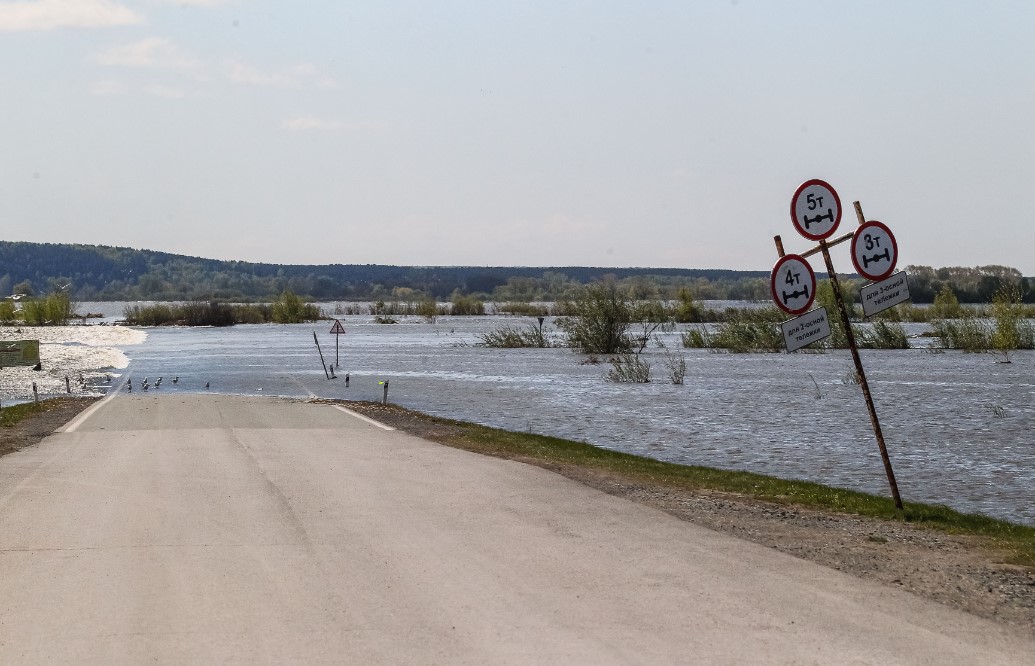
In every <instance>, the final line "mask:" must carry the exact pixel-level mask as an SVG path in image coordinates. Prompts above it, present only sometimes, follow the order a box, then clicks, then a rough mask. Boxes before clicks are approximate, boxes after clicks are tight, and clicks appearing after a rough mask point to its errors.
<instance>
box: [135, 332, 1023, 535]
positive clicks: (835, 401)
mask: <svg viewBox="0 0 1035 666" xmlns="http://www.w3.org/2000/svg"><path fill="white" fill-rule="evenodd" d="M341 320H342V322H343V324H344V326H345V328H346V331H347V332H346V334H345V335H342V336H340V339H339V342H340V349H339V352H338V354H339V361H340V369H339V370H338V371H337V372H338V375H339V379H336V380H328V379H327V378H326V377H325V374H324V371H323V368H322V366H321V361H320V357H319V354H318V351H317V347H316V345H315V343H314V340H313V332H314V330H315V331H316V332H317V334H318V337H319V340H320V345H321V346H322V350H323V355H324V359H325V360H326V361H328V362H330V361H333V360H334V358H335V339H334V336H332V335H330V334H329V333H328V331H329V330H330V325H331V324H330V323H329V322H320V323H319V324H318V325H289V326H283V325H252V326H236V327H232V328H226V329H212V328H203V329H187V328H175V327H173V328H158V329H149V330H148V331H147V339H146V341H143V342H142V343H141V344H132V345H128V346H124V347H121V351H122V352H123V353H124V354H125V355H126V357H128V359H129V367H128V368H126V369H125V370H117V371H115V374H116V375H118V378H117V379H116V385H118V382H119V381H121V380H124V379H125V377H126V376H132V377H133V380H134V385H135V386H134V390H139V388H138V387H139V384H140V381H141V380H142V379H143V378H144V377H145V376H147V377H150V378H151V381H152V382H153V381H154V379H155V378H157V377H158V376H162V377H164V382H163V384H162V388H161V390H162V391H169V392H172V391H192V392H195V391H206V390H209V391H213V392H221V393H239V394H248V395H284V396H298V397H307V396H320V397H331V398H346V399H351V400H379V399H380V398H381V395H382V390H383V387H382V385H381V384H380V383H379V382H381V381H385V380H388V381H389V399H390V401H391V402H393V403H397V404H400V405H403V406H406V407H412V408H414V409H417V410H420V411H424V412H428V413H431V414H436V415H440V416H445V417H451V418H457V419H463V420H468V421H474V422H478V423H483V424H486V425H491V426H498V427H501V428H506V429H510V430H520V431H530V432H535V433H542V434H549V435H556V436H560V437H565V438H570V439H576V440H582V441H586V442H590V443H593V444H596V445H599V446H604V447H608V448H612V449H616V450H622V451H628V452H631V453H637V454H642V455H647V456H651V457H654V458H658V459H661V460H667V461H673V462H678V463H684V464H700V465H708V466H715V467H722V468H729V469H743V470H751V471H756V472H762V473H765V474H773V475H776V476H781V477H788V478H798V479H809V480H814V481H819V482H822V483H826V484H830V485H835V486H840V487H845V488H853V489H858V490H865V491H868V492H874V493H879V494H888V488H887V480H886V478H885V476H884V470H883V467H882V465H881V461H880V456H879V453H878V450H877V446H876V443H875V441H874V437H873V433H872V430H871V429H870V423H869V418H868V416H867V412H866V406H865V403H864V402H863V397H862V394H861V391H860V389H859V386H858V385H856V384H854V383H853V382H852V381H851V377H852V362H851V359H850V356H849V354H848V353H847V352H841V351H838V352H826V353H805V354H751V355H738V354H724V353H713V352H709V351H706V350H683V349H681V348H680V345H679V339H678V333H669V334H665V335H664V336H662V337H663V339H664V341H665V343H666V346H667V350H665V349H661V348H659V347H657V346H655V345H651V346H650V347H649V348H648V349H647V351H645V352H644V358H645V359H646V360H647V361H648V362H650V363H651V365H652V370H653V375H654V381H653V382H651V383H649V384H613V383H609V382H607V381H605V380H604V375H605V373H606V371H607V368H608V366H607V364H606V363H604V364H600V365H590V364H585V363H584V361H585V360H586V359H585V357H584V356H580V355H578V354H575V353H573V352H572V351H571V350H569V349H513V350H506V349H486V348H482V347H477V346H474V345H475V344H476V343H477V342H478V341H479V337H478V335H479V333H483V332H487V331H490V330H492V329H494V328H495V327H497V326H499V325H500V324H501V323H510V324H512V325H515V326H524V325H527V323H528V322H529V321H532V322H534V321H535V320H534V319H529V318H523V319H522V318H510V319H503V318H496V317H479V318H475V317H463V318H452V317H440V318H439V319H438V320H437V321H436V322H435V323H433V324H429V323H426V322H424V321H423V320H420V319H418V318H410V319H408V320H406V319H404V320H403V321H402V322H401V323H398V324H394V325H380V324H375V323H372V322H371V318H370V317H369V316H346V317H341ZM547 329H550V323H549V322H547ZM666 351H667V352H670V353H675V354H679V353H682V354H684V355H685V357H686V362H687V372H686V377H685V384H684V385H674V384H672V383H670V382H669V381H668V380H667V379H666V375H667V371H666V369H665V354H666ZM1010 360H1011V363H1008V364H1004V363H998V362H996V361H997V358H996V357H994V356H992V355H989V354H964V353H961V352H945V353H935V352H932V351H930V350H925V349H913V350H903V351H871V352H866V351H864V352H863V363H864V365H865V367H866V370H867V374H868V376H869V378H870V383H871V388H872V390H873V393H874V397H875V400H876V403H877V410H878V413H879V415H880V418H881V422H882V425H883V428H884V434H885V439H886V441H887V444H888V449H889V452H890V455H891V459H892V463H893V465H894V467H895V472H896V475H897V477H898V483H899V487H900V489H901V492H902V496H903V498H904V499H905V500H906V501H910V500H916V501H925V502H935V503H943V504H948V505H950V506H952V507H954V508H957V509H960V510H964V511H974V512H980V513H985V514H988V515H993V516H997V517H1002V518H1007V519H1010V520H1014V521H1018V522H1024V523H1027V524H1032V525H1035V502H1033V501H1032V500H1033V497H1035V441H1033V439H1032V436H1031V434H1032V427H1033V425H1035V353H1033V352H1017V353H1012V354H1010ZM346 373H348V374H349V375H350V385H349V387H348V388H346V387H345V380H344V375H345V374H346ZM177 376H178V377H179V382H178V383H177V384H175V385H174V384H172V379H173V378H174V377H177ZM206 382H208V383H209V385H210V388H209V389H206V388H205V383H206ZM121 390H123V391H125V388H122V389H121ZM152 390H153V389H152Z"/></svg>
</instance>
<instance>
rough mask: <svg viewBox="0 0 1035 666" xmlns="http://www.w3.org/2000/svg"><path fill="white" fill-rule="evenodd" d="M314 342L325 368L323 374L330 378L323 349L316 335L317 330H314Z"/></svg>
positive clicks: (321, 365) (321, 363) (322, 365)
mask: <svg viewBox="0 0 1035 666" xmlns="http://www.w3.org/2000/svg"><path fill="white" fill-rule="evenodd" d="M313 342H315V343H316V351H318V352H320V367H322V368H323V376H324V377H326V378H327V379H330V378H331V376H330V374H328V373H327V364H326V363H325V362H324V360H323V350H322V349H320V341H319V340H318V339H317V337H316V331H313Z"/></svg>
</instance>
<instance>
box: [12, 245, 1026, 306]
mask: <svg viewBox="0 0 1035 666" xmlns="http://www.w3.org/2000/svg"><path fill="white" fill-rule="evenodd" d="M906 270H907V272H908V273H909V290H910V293H911V295H912V296H913V301H914V302H918V303H929V302H931V301H932V300H933V299H934V296H935V294H937V293H938V292H939V291H940V290H941V289H942V287H943V286H945V285H948V286H950V287H951V288H952V289H953V291H954V292H955V293H956V296H957V298H958V299H959V300H960V302H963V303H987V302H990V301H991V298H992V295H993V294H995V293H996V291H997V290H999V289H1000V288H1002V287H1004V286H1013V287H1017V288H1018V289H1019V290H1020V292H1021V294H1022V297H1023V299H1024V300H1025V302H1029V303H1030V302H1035V278H1025V277H1022V276H1021V274H1020V272H1019V271H1017V270H1016V269H1013V268H1008V267H1005V266H981V267H976V268H961V267H956V268H940V269H934V268H930V267H926V266H909V267H907V268H906ZM820 277H822V275H820ZM849 277H852V276H849ZM603 279H614V280H617V281H619V282H620V283H622V284H623V286H625V287H627V288H628V289H629V290H630V291H631V293H632V295H633V296H634V297H636V298H670V299H672V298H675V297H676V294H677V293H678V291H679V290H680V289H689V290H690V292H691V293H692V294H693V297H694V298H696V299H698V300H713V299H723V300H727V299H728V300H768V299H769V298H770V294H769V272H768V271H732V270H719V269H715V270H712V269H692V268H596V267H586V266H555V267H527V266H500V267H480V266H383V265H375V264H331V265H324V266H316V265H281V264H260V263H248V262H244V261H220V260H216V259H202V258H199V257H187V256H183V255H176V254H169V253H166V252H155V251H152V250H134V249H130V248H122V247H108V246H102V245H66V244H49V243H48V244H44V243H18V242H9V241H0V295H6V294H28V295H42V294H45V293H50V292H53V291H59V290H67V291H68V293H69V294H70V295H71V296H72V298H73V299H75V300H78V301H116V300H119V301H122V300H156V301H186V300H203V301H223V302H269V301H272V300H273V299H274V298H275V297H276V296H277V295H279V294H281V293H283V292H285V291H291V292H293V293H295V294H297V295H298V296H301V297H302V298H305V299H308V300H313V301H374V300H388V299H393V298H394V299H399V300H410V299H414V298H419V297H432V298H435V299H437V300H441V301H444V300H449V299H450V298H452V297H454V296H456V295H462V296H468V295H469V296H475V297H477V298H480V299H482V300H486V301H496V302H506V301H553V300H559V299H563V298H566V297H568V296H570V295H571V294H572V293H573V292H574V290H576V289H577V288H578V287H579V286H580V285H583V284H587V283H590V282H594V281H598V280H603Z"/></svg>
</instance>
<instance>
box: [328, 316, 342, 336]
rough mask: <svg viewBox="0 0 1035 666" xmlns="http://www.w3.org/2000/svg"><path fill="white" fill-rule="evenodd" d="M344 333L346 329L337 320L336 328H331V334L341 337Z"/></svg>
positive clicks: (335, 321)
mask: <svg viewBox="0 0 1035 666" xmlns="http://www.w3.org/2000/svg"><path fill="white" fill-rule="evenodd" d="M344 332H345V327H344V326H342V325H341V321H339V320H337V319H335V320H334V326H331V333H334V334H335V335H341V334H342V333H344Z"/></svg>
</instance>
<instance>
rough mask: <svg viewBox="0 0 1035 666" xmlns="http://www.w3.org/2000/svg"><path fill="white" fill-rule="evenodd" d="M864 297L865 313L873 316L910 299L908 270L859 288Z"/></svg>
mask: <svg viewBox="0 0 1035 666" xmlns="http://www.w3.org/2000/svg"><path fill="white" fill-rule="evenodd" d="M859 297H860V298H862V306H863V315H864V316H866V317H872V316H873V315H875V314H877V313H878V312H882V311H884V310H887V309H888V308H890V307H894V306H896V305H898V304H899V303H905V302H906V301H908V300H909V283H908V282H906V272H905V271H900V272H898V273H895V274H894V275H892V276H891V277H889V278H888V279H887V280H882V281H881V282H874V283H873V284H868V285H866V286H865V287H863V288H862V289H860V290H859Z"/></svg>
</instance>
